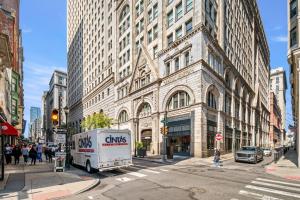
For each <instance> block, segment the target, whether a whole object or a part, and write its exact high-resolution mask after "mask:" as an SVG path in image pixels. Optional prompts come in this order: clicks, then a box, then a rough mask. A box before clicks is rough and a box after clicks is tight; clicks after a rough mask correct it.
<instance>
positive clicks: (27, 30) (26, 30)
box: [22, 28, 32, 33]
mask: <svg viewBox="0 0 300 200" xmlns="http://www.w3.org/2000/svg"><path fill="white" fill-rule="evenodd" d="M22 33H32V29H31V28H24V29H22Z"/></svg>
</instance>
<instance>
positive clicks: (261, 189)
mask: <svg viewBox="0 0 300 200" xmlns="http://www.w3.org/2000/svg"><path fill="white" fill-rule="evenodd" d="M245 187H246V188H248V189H252V190H259V191H264V192H269V193H274V194H280V195H283V196H289V197H295V198H298V199H300V195H299V194H295V193H291V192H285V191H280V190H274V189H270V188H265V187H257V186H253V185H246V186H245Z"/></svg>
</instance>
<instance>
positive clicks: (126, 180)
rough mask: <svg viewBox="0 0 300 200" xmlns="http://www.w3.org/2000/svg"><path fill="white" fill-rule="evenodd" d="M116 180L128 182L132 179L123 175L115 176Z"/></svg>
mask: <svg viewBox="0 0 300 200" xmlns="http://www.w3.org/2000/svg"><path fill="white" fill-rule="evenodd" d="M116 180H117V181H121V182H124V183H125V182H128V181H131V180H133V179H131V178H127V177H123V178H117V179H116Z"/></svg>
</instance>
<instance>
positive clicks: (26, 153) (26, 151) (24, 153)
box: [22, 144, 29, 164]
mask: <svg viewBox="0 0 300 200" xmlns="http://www.w3.org/2000/svg"><path fill="white" fill-rule="evenodd" d="M22 155H23V158H24V163H25V164H27V160H28V156H29V150H28V148H27V145H26V144H24V146H23V148H22Z"/></svg>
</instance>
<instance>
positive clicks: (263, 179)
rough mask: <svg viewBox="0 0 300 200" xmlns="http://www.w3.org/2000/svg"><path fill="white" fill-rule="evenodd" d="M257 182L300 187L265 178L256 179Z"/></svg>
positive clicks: (299, 185)
mask: <svg viewBox="0 0 300 200" xmlns="http://www.w3.org/2000/svg"><path fill="white" fill-rule="evenodd" d="M256 180H258V181H265V182H270V183H279V184H282V185H290V186H296V187H300V184H295V183H287V182H283V181H274V180H269V179H265V178H256Z"/></svg>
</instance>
